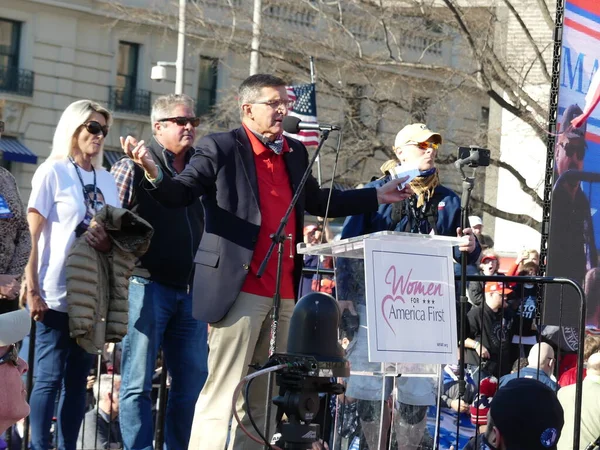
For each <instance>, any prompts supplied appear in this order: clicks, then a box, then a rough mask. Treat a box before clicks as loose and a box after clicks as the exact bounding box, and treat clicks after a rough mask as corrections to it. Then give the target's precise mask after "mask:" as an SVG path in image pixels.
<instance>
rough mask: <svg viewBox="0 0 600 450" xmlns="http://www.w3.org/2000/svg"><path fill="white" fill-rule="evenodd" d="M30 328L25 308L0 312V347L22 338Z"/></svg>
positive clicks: (14, 342) (29, 320)
mask: <svg viewBox="0 0 600 450" xmlns="http://www.w3.org/2000/svg"><path fill="white" fill-rule="evenodd" d="M30 328H31V319H30V318H29V313H28V312H27V310H25V309H19V310H17V311H12V312H8V313H4V314H0V347H4V346H5V345H12V344H16V343H17V342H19V341H21V340H23V338H24V337H25V336H27V333H29V329H30Z"/></svg>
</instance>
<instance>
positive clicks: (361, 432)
mask: <svg viewBox="0 0 600 450" xmlns="http://www.w3.org/2000/svg"><path fill="white" fill-rule="evenodd" d="M399 236H402V237H404V238H410V239H411V242H415V243H418V245H419V246H421V247H423V248H425V247H427V246H432V247H436V246H440V245H445V246H448V245H450V246H452V245H456V244H458V243H460V242H461V239H460V238H451V237H445V236H431V235H419V234H409V233H398V232H391V231H382V232H378V233H373V234H370V235H364V236H359V237H356V238H351V239H345V240H341V241H336V242H332V243H327V244H320V245H306V244H299V245H298V253H300V254H306V255H319V256H321V257H333V259H334V267H335V280H336V297H337V294H338V293H339V292H340V291H342V292H344V295H345V297H347V298H338V301H340V300H351V301H353V303H354V305H355V308H356V311H357V313H358V315H359V323H360V325H359V328H358V330H357V331H356V333H354V335H353V336H348V339H344V340H343V341H341V342H342V345H343V346H346V345H347V347H346V353H347V355H346V357H347V359H348V361H349V362H350V370H351V374H350V377H349V378H347V379H346V380H345V382H346V395H345V396H338V397H337V399H336V407H335V409H334V418H333V419H334V420H333V423H334V426H333V433H332V435H333V438H331V439H330V443H331V444H332V446H331V448H332V450H363V449H369V450H384V449H394V450H396V449H398V450H400V449H402V450H405V449H406V450H409V449H411V450H412V449H414V450H416V449H424V450H426V449H434V448H439V449H447V448H449V447H450V445H454V446H456V433H457V420H460V430H459V435H460V440H459V442H460V444H459V445H460V447H459V448H462V447H463V446H464V445H465V444H466V442H467V441H468V439H469V437H470V436H472V435H473V434H474V432H475V426H474V425H472V424H471V421H470V416H469V414H464V413H463V414H461V415H460V417H458V415H457V413H456V412H454V411H452V410H451V409H450V408H448V407H446V404H445V402H443V403H442V404H440V399H441V397H442V394H443V393H444V387H445V386H448V385H447V384H445V382H446V381H451V380H452V377H453V374H454V372H453V371H452V367H451V366H448V367H443V366H442V365H440V364H423V363H407V362H402V361H397V362H393V363H392V362H388V363H378V362H370V361H369V357H368V352H367V321H366V306H365V305H366V302H365V270H364V261H363V259H364V248H365V240H366V239H375V240H378V241H381V243H382V244H383V245H385V244H386V243H387V242H392V241H394V240H397V239H398V237H399ZM452 279H453V273H452ZM340 283H341V285H340ZM452 283H453V281H452ZM340 288H342V289H340ZM348 340H349V342H348Z"/></svg>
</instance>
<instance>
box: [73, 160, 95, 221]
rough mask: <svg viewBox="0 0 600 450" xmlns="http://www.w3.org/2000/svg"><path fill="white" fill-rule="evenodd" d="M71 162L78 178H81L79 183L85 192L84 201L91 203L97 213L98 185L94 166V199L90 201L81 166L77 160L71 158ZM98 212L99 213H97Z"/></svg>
mask: <svg viewBox="0 0 600 450" xmlns="http://www.w3.org/2000/svg"><path fill="white" fill-rule="evenodd" d="M69 160H70V161H71V163H72V164H73V167H75V171H76V172H77V176H78V177H79V182H80V183H81V189H82V190H83V201H84V202H85V203H86V204H88V203H90V204H91V205H90V206H91V207H92V209H93V210H94V211H96V205H97V204H98V187H97V185H96V169H94V166H92V172H93V173H94V199H93V200H92V201H90V199H89V196H88V193H87V192H86V190H85V183H84V182H83V177H82V176H81V172H80V171H79V166H78V165H77V164H76V163H75V160H74V159H73V158H72V157H71V156H69ZM96 212H97V211H96Z"/></svg>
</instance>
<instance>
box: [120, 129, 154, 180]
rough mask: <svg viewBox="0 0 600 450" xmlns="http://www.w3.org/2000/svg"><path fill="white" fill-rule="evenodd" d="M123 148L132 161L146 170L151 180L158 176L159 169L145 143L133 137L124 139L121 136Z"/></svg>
mask: <svg viewBox="0 0 600 450" xmlns="http://www.w3.org/2000/svg"><path fill="white" fill-rule="evenodd" d="M120 140H121V148H122V149H123V151H124V152H125V154H126V155H127V156H129V158H131V160H132V161H133V162H134V163H136V164H137V165H138V166H140V167H141V168H142V169H144V172H146V173H147V174H148V177H150V178H156V177H157V176H158V168H157V167H156V164H155V163H154V160H153V159H152V156H151V155H150V151H149V150H148V148H147V147H146V145H145V144H144V141H139V142H138V140H137V139H136V138H134V137H133V136H127V137H126V138H123V136H120Z"/></svg>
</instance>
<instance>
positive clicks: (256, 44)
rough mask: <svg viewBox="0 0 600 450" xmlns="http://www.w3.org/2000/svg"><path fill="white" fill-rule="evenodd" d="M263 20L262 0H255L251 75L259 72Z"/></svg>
mask: <svg viewBox="0 0 600 450" xmlns="http://www.w3.org/2000/svg"><path fill="white" fill-rule="evenodd" d="M261 22H262V0H254V11H253V17H252V42H251V44H250V48H251V50H250V75H255V74H257V73H258V60H259V56H260V55H259V50H260V32H261V30H260V27H261Z"/></svg>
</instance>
